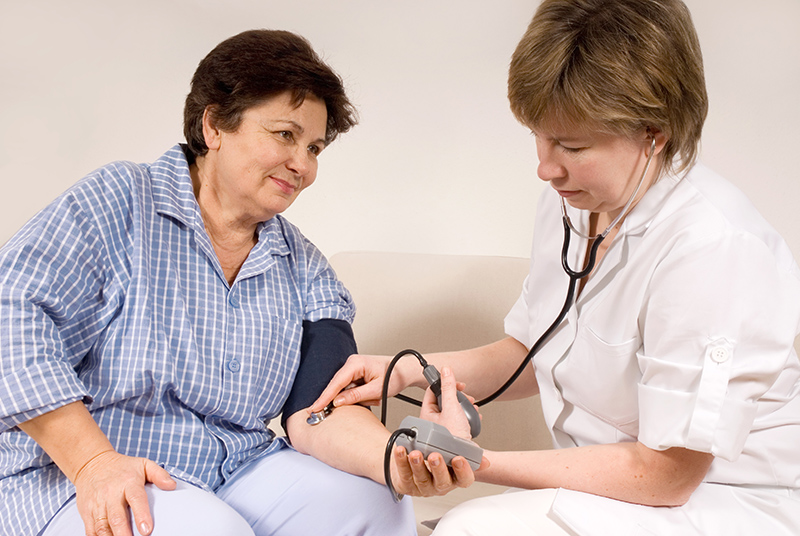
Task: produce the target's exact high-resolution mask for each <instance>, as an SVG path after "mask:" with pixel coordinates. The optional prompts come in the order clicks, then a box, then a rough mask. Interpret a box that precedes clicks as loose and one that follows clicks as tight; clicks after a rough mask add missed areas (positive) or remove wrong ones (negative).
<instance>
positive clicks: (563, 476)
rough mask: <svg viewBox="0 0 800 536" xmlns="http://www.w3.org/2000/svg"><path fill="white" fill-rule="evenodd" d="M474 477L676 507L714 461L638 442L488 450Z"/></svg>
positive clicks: (709, 456) (704, 455) (702, 454)
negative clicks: (654, 448) (566, 447)
mask: <svg viewBox="0 0 800 536" xmlns="http://www.w3.org/2000/svg"><path fill="white" fill-rule="evenodd" d="M484 456H485V457H486V458H488V460H489V461H490V464H489V467H488V468H487V469H484V470H481V471H478V472H477V473H476V478H477V480H479V481H482V482H490V483H494V484H501V485H505V486H513V487H519V488H525V489H542V488H565V489H571V490H575V491H582V492H586V493H591V494H594V495H601V496H603V497H610V498H612V499H617V500H620V501H625V502H629V503H635V504H643V505H646V506H680V505H683V504H685V503H686V501H688V500H689V497H690V496H691V494H692V493H693V492H694V490H695V489H697V486H699V485H700V483H701V482H702V481H703V478H704V477H705V475H706V473H707V472H708V468H709V466H710V465H711V462H712V461H713V459H714V457H713V455H712V454H709V453H705V452H697V451H693V450H688V449H685V448H677V447H676V448H671V449H667V450H664V451H658V450H653V449H651V448H648V447H646V446H644V445H643V444H642V443H639V442H635V443H634V442H630V443H617V444H611V445H592V446H586V447H576V448H569V449H557V450H542V451H525V452H490V451H486V452H485V453H484Z"/></svg>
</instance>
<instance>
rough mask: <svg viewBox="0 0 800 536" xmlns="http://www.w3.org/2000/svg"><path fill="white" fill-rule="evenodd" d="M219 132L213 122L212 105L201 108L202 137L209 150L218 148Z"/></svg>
mask: <svg viewBox="0 0 800 536" xmlns="http://www.w3.org/2000/svg"><path fill="white" fill-rule="evenodd" d="M220 134H221V132H220V130H219V129H218V128H217V126H216V124H215V122H214V109H213V106H206V109H205V110H203V139H204V140H205V142H206V147H208V150H209V151H211V150H216V149H219V146H220Z"/></svg>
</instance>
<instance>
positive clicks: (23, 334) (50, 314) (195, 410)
mask: <svg viewBox="0 0 800 536" xmlns="http://www.w3.org/2000/svg"><path fill="white" fill-rule="evenodd" d="M354 124H355V118H354V111H353V108H352V106H351V104H350V102H349V101H348V99H347V97H346V95H345V93H344V89H343V87H342V83H341V80H340V79H339V77H338V76H337V75H336V74H335V73H334V72H333V71H332V70H331V69H330V68H329V67H328V66H327V65H325V64H324V63H323V62H321V61H320V59H319V58H318V57H317V55H316V54H315V53H314V51H313V50H312V49H311V47H310V46H309V45H308V43H307V42H306V41H305V40H304V39H302V38H300V37H298V36H296V35H294V34H291V33H288V32H279V31H264V30H262V31H250V32H245V33H242V34H239V35H237V36H234V37H232V38H230V39H228V40H226V41H224V42H223V43H221V44H220V45H219V46H217V47H216V48H215V49H214V50H213V51H212V52H211V53H210V54H209V55H208V56H207V57H206V58H205V59H204V60H203V61H202V62H201V63H200V64H199V66H198V68H197V71H196V72H195V75H194V78H193V80H192V87H191V92H190V94H189V95H188V97H187V99H186V107H185V134H186V140H187V142H188V144H187V145H176V146H175V147H173V148H172V149H170V150H169V151H167V152H166V153H165V154H164V155H163V156H162V157H161V158H159V159H158V160H157V161H156V162H154V163H152V164H148V165H139V164H132V163H129V162H117V163H114V164H110V165H108V166H106V167H103V168H101V169H99V170H97V171H95V172H94V173H92V174H90V175H89V176H88V177H86V178H85V179H84V180H82V181H80V182H79V183H77V184H76V185H75V186H74V187H72V188H71V189H69V190H68V191H67V192H66V193H65V194H63V195H62V196H61V197H60V198H58V199H57V200H56V201H54V202H53V203H52V204H51V205H50V206H49V207H47V208H46V209H44V210H43V211H42V212H41V213H39V214H38V215H37V216H35V217H34V218H33V219H32V220H31V221H30V222H29V223H28V224H27V225H25V227H23V229H22V230H21V231H19V233H17V234H16V236H14V237H13V238H12V239H11V240H10V241H9V242H8V243H7V244H6V245H5V246H4V247H3V248H2V251H0V333H1V334H2V335H0V337H2V339H1V340H2V344H0V386H2V387H0V519H2V523H0V525H2V526H0V534H3V535H15V536H16V535H19V534H41V535H45V536H58V535H75V534H83V533H84V532H85V533H86V534H87V535H90V536H93V535H105V534H112V533H113V534H114V535H115V536H120V535H130V534H132V533H134V534H135V533H136V531H138V533H139V534H142V535H148V534H160V535H167V534H169V535H174V534H209V535H211V534H213V535H216V536H218V535H221V534H222V535H224V534H230V535H236V536H241V535H246V534H254V533H255V534H287V535H297V534H375V535H384V534H390V533H391V534H415V528H414V526H415V524H414V520H413V515H412V512H411V505H410V504H409V502H408V501H404V502H403V503H401V504H399V505H396V504H395V503H394V502H393V500H392V496H391V494H390V493H389V492H388V490H387V489H386V488H385V487H383V486H382V484H383V473H382V454H383V449H384V445H385V444H386V441H387V438H388V436H389V432H387V431H386V430H385V428H383V427H382V426H380V423H379V422H378V421H377V419H375V418H374V417H373V416H372V414H371V413H370V412H369V410H368V409H366V408H362V407H351V408H346V409H345V408H343V409H342V410H337V411H336V412H334V414H333V415H331V416H330V417H329V418H328V419H326V420H325V422H324V423H323V424H322V425H320V426H315V427H312V426H310V425H309V424H307V422H306V418H307V417H308V413H307V411H304V410H305V409H306V408H307V407H308V406H309V405H310V404H311V402H313V401H314V399H316V397H317V396H318V395H319V394H320V392H321V391H322V389H323V388H324V386H325V385H326V384H327V383H328V380H330V378H331V377H332V376H333V373H334V372H335V371H336V370H337V368H338V367H339V366H341V364H342V363H343V362H344V361H345V359H346V358H347V356H348V355H350V354H351V353H353V352H355V345H354V343H353V337H352V331H351V329H350V322H351V321H352V319H353V315H354V306H353V303H352V301H351V298H350V295H349V294H348V292H347V290H346V289H345V288H344V287H343V286H342V284H341V283H339V281H338V280H337V279H336V276H335V274H334V273H333V271H332V269H331V268H330V266H329V265H328V263H327V261H326V260H325V258H324V257H323V256H322V255H321V254H320V252H319V251H318V250H317V249H316V248H315V247H314V246H313V245H312V244H311V243H309V242H308V240H306V239H305V238H304V237H303V235H302V234H300V232H299V231H298V230H297V229H296V228H295V227H293V226H292V225H291V224H290V223H289V222H287V221H286V220H285V219H283V218H282V217H281V216H280V215H279V214H280V213H281V212H283V211H284V210H286V209H287V208H288V207H289V206H290V205H291V204H292V203H293V202H294V200H295V199H296V198H297V196H298V195H299V194H300V192H302V191H303V190H304V189H305V188H308V187H309V186H311V185H312V184H313V183H314V179H315V177H316V174H317V165H318V158H319V156H320V153H321V152H322V151H323V150H324V149H325V148H326V147H327V146H328V145H329V144H330V143H331V142H332V141H333V140H334V139H335V138H336V136H337V134H339V133H342V132H345V131H347V130H348V129H349V128H351V127H352V126H353V125H354ZM281 413H282V418H283V422H284V427H285V428H286V430H287V433H288V436H289V438H290V439H291V441H292V443H293V446H294V447H295V449H297V450H294V449H292V448H290V447H289V446H288V445H287V443H286V441H285V440H284V439H276V435H275V433H273V432H272V431H271V430H270V429H269V428H268V427H267V426H268V423H269V421H270V419H273V418H275V417H276V416H278V415H279V414H281ZM356 431H357V432H358V433H357V434H356ZM298 451H300V452H298ZM301 452H302V453H307V454H311V455H313V457H311V456H307V455H305V454H301ZM319 460H323V461H325V462H328V463H330V464H331V465H332V466H334V467H336V468H338V469H334V468H331V467H329V466H328V465H326V464H324V463H321V462H320V461H319ZM401 469H402V467H401ZM341 470H343V471H348V472H349V473H353V475H361V476H353V475H351V474H348V473H346V472H343V471H341ZM395 471H396V472H395V476H396V478H397V479H398V482H399V486H400V487H401V488H402V489H401V491H403V492H404V493H409V494H418V493H428V491H426V490H425V489H424V487H423V488H415V487H414V486H413V482H412V481H411V479H410V478H405V479H404V478H403V473H401V472H400V473H398V472H397V470H396V469H395ZM363 477H369V478H363ZM370 478H371V480H370ZM465 478H466V479H467V481H469V479H471V478H472V474H471V472H470V473H468V475H467V476H466V477H465ZM376 482H377V483H376ZM404 482H412V483H411V484H410V485H404ZM132 529H133V532H132Z"/></svg>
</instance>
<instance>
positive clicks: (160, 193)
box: [150, 144, 290, 256]
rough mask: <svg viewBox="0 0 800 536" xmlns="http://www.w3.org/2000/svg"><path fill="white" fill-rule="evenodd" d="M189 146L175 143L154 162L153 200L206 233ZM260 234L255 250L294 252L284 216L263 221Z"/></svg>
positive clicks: (164, 211)
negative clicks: (284, 224)
mask: <svg viewBox="0 0 800 536" xmlns="http://www.w3.org/2000/svg"><path fill="white" fill-rule="evenodd" d="M186 150H188V149H185V146H183V145H181V144H178V145H175V146H174V147H172V148H171V149H170V150H169V151H167V152H166V153H164V154H163V155H162V156H161V158H159V159H158V160H156V161H155V162H154V163H153V164H152V165H151V166H150V175H151V177H152V185H153V203H154V205H155V208H156V211H157V212H158V213H159V214H163V215H165V216H169V217H172V218H175V219H176V220H178V221H179V222H181V223H182V224H184V225H186V226H187V227H189V228H192V229H194V230H195V231H196V232H202V234H203V235H205V234H206V232H205V225H204V224H203V217H202V216H201V214H200V206H199V205H198V204H197V198H195V195H194V187H193V186H192V177H191V174H190V173H189V162H188V159H187V156H186V153H185V151H186ZM256 234H258V244H256V246H255V247H254V248H253V252H252V253H254V254H255V253H258V254H261V255H280V256H285V255H288V254H289V253H290V249H289V244H288V243H287V241H286V237H285V236H284V233H283V222H282V218H281V217H280V216H275V217H274V218H271V219H269V220H267V221H265V222H261V223H259V224H258V227H257V228H256ZM251 256H253V255H252V254H251Z"/></svg>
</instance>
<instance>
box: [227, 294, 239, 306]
mask: <svg viewBox="0 0 800 536" xmlns="http://www.w3.org/2000/svg"><path fill="white" fill-rule="evenodd" d="M228 303H230V304H231V307H239V298H237V297H236V294H234V293H233V292H231V293H230V294H228Z"/></svg>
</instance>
